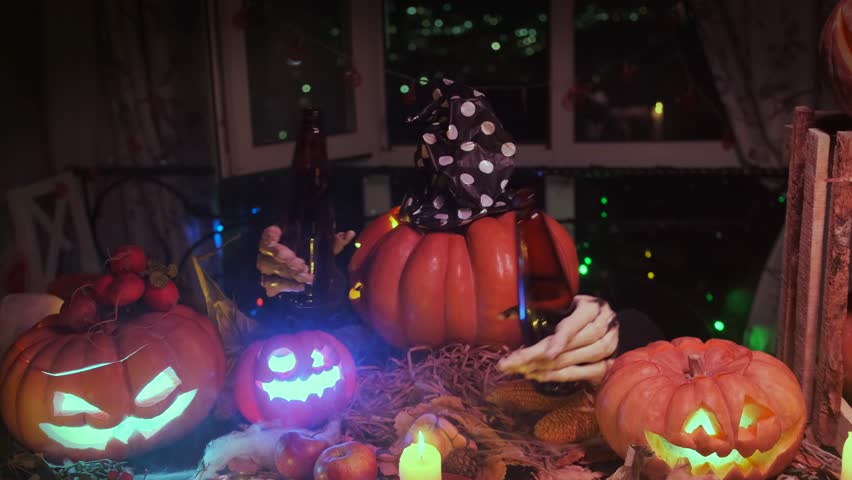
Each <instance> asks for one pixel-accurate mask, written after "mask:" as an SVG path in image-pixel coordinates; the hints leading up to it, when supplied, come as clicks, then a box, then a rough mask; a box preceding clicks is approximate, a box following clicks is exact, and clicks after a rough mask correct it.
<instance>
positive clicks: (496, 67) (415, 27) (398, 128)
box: [385, 0, 550, 144]
mask: <svg viewBox="0 0 852 480" xmlns="http://www.w3.org/2000/svg"><path fill="white" fill-rule="evenodd" d="M549 3H550V2H549V0H526V1H523V2H494V1H487V2H486V1H481V0H465V1H461V0H456V1H435V0H417V1H414V0H386V1H385V22H386V23H385V69H386V74H387V76H386V79H385V86H386V91H385V95H386V98H387V110H388V112H387V113H388V132H389V136H390V141H391V143H393V144H413V143H416V138H417V132H416V130H415V129H413V128H411V127H409V126H406V125H405V119H406V118H407V117H409V116H411V115H413V114H414V113H416V112H417V111H418V109H419V108H422V107H424V106H426V104H428V103H429V101H431V96H430V95H431V90H430V89H428V88H427V87H426V86H423V85H422V83H425V82H426V81H428V80H432V79H434V78H441V77H447V78H451V79H453V80H455V81H458V82H462V83H464V84H466V85H469V86H472V87H476V88H478V89H480V90H481V91H482V92H483V93H485V94H486V96H488V97H489V99H490V101H491V104H492V106H493V107H494V109H495V110H496V112H497V116H498V117H499V118H500V120H501V121H502V122H503V125H504V127H505V128H506V129H507V130H508V131H509V133H511V134H512V135H513V136H514V137H515V140H516V141H517V142H519V143H546V142H547V141H548V140H549V129H550V127H549V125H550V114H549V100H548V98H549V94H548V91H549V90H548V88H549V87H548V75H549V73H548V65H549V55H550V53H549V48H548V47H549V41H548V28H549V25H548V15H547V14H548V11H549V7H548V5H549Z"/></svg>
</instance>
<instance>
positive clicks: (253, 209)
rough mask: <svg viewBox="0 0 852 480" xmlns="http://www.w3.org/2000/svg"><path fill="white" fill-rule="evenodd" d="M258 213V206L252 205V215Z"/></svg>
mask: <svg viewBox="0 0 852 480" xmlns="http://www.w3.org/2000/svg"><path fill="white" fill-rule="evenodd" d="M258 213H260V207H254V208H252V209H251V214H252V215H257V214H258Z"/></svg>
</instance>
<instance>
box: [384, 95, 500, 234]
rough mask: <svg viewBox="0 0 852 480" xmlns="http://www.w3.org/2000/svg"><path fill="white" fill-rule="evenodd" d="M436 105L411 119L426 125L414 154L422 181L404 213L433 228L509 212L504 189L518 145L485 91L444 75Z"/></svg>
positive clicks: (407, 218)
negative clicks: (497, 114)
mask: <svg viewBox="0 0 852 480" xmlns="http://www.w3.org/2000/svg"><path fill="white" fill-rule="evenodd" d="M432 99H433V101H432V103H430V104H429V106H427V107H426V108H425V109H423V111H421V112H420V113H419V114H418V115H416V116H415V117H412V118H410V119H409V123H413V122H416V123H418V124H424V125H425V128H424V132H423V134H422V135H421V136H420V144H419V145H418V147H417V151H416V152H415V153H414V163H415V166H416V167H417V168H418V169H419V170H420V172H421V173H422V176H421V177H420V180H421V181H420V183H419V184H418V185H416V187H415V189H414V190H413V191H412V192H409V193H408V194H407V195H406V196H405V198H404V199H403V202H402V207H401V209H400V214H401V215H400V217H401V218H402V219H403V221H406V222H408V223H409V224H411V225H414V226H419V227H424V228H427V229H430V230H450V229H453V228H456V227H460V226H463V225H466V224H468V223H470V222H473V221H474V220H476V219H478V218H481V217H484V216H487V215H494V214H497V213H501V212H505V211H508V210H509V209H510V207H511V203H512V202H511V200H512V198H511V197H512V196H511V193H510V192H508V191H507V190H506V186H507V185H508V183H509V177H511V175H512V171H513V170H514V160H513V159H514V156H515V151H516V147H515V144H514V143H513V141H512V137H511V136H510V135H509V133H508V132H506V131H505V130H504V129H503V125H502V124H501V123H500V120H498V119H497V116H496V115H495V114H494V111H493V110H492V108H491V105H490V103H489V102H488V100H487V99H486V98H485V95H483V94H482V93H481V92H479V91H477V90H474V89H472V88H469V87H465V86H463V85H460V84H457V83H454V82H453V81H452V80H449V79H443V80H442V81H441V82H439V83H438V85H437V86H436V87H435V89H434V90H433V92H432Z"/></svg>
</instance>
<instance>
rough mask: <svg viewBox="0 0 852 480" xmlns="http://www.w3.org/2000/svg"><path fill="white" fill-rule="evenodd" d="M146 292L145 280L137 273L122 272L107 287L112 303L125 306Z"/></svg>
mask: <svg viewBox="0 0 852 480" xmlns="http://www.w3.org/2000/svg"><path fill="white" fill-rule="evenodd" d="M144 294H145V280H142V277H140V276H139V275H137V274H135V273H121V274H118V275H116V276H115V280H113V282H112V283H111V284H110V286H109V288H108V289H107V295H108V298H109V301H110V305H118V306H119V307H123V306H125V305H130V304H131V303H135V302H137V301H138V300H139V299H140V298H142V295H144Z"/></svg>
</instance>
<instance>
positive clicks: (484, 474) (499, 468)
mask: <svg viewBox="0 0 852 480" xmlns="http://www.w3.org/2000/svg"><path fill="white" fill-rule="evenodd" d="M505 478H506V462H504V461H503V460H502V459H500V457H491V458H489V459H487V460H486V461H485V463H484V464H483V465H482V470H480V471H479V474H478V475H477V476H476V480H503V479H505Z"/></svg>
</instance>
